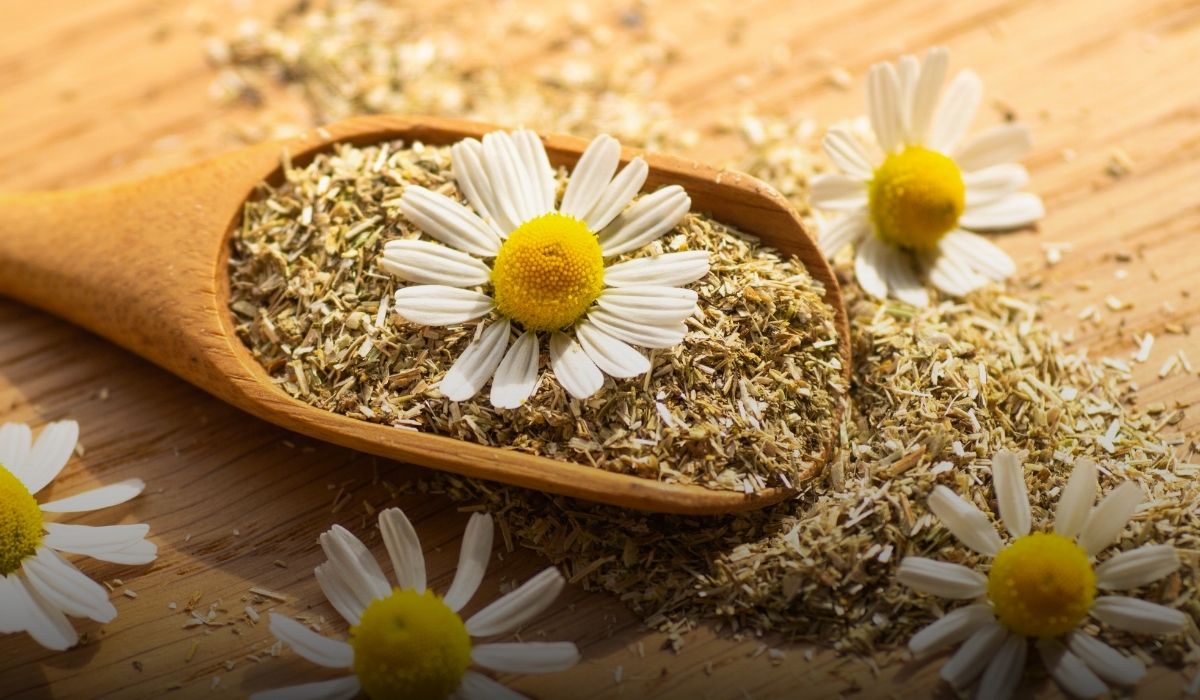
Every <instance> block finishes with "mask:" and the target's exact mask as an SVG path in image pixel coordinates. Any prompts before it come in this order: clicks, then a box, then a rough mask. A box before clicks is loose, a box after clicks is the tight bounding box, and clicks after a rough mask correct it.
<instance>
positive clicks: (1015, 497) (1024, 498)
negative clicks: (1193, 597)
mask: <svg viewBox="0 0 1200 700" xmlns="http://www.w3.org/2000/svg"><path fill="white" fill-rule="evenodd" d="M1022 472H1023V469H1022V466H1021V463H1020V460H1019V458H1018V457H1017V455H1016V454H1014V453H1012V452H999V453H997V454H996V456H995V458H994V459H993V460H992V481H993V484H994V487H995V490H996V501H997V504H998V506H999V511H1000V519H1001V521H1002V523H1003V525H1004V528H1005V529H1006V530H1007V531H1008V534H1009V535H1011V537H1012V539H1011V540H1010V541H1009V542H1008V543H1007V544H1006V543H1005V542H1004V541H1003V540H1002V539H1001V536H1000V535H999V534H997V532H996V530H995V528H993V527H992V524H991V522H990V520H989V519H988V517H987V516H986V515H984V513H983V512H982V511H980V510H979V509H978V508H976V507H975V506H974V505H972V504H971V503H970V502H968V501H966V500H964V499H963V498H961V497H960V496H958V495H956V494H955V493H954V492H953V491H951V490H950V489H948V488H946V487H944V486H938V487H937V489H935V490H934V492H933V494H932V495H931V496H930V497H929V508H930V510H932V511H933V513H934V514H935V515H937V517H938V518H939V519H940V520H941V521H942V523H943V524H944V525H945V526H946V527H947V528H948V529H949V530H950V532H952V533H953V534H954V536H955V537H957V538H958V539H959V541H961V542H962V543H963V544H964V545H966V546H967V547H969V548H971V549H973V550H975V551H976V552H978V553H980V554H982V555H984V556H987V557H992V563H991V567H990V569H989V571H988V572H987V573H986V574H983V573H979V572H977V571H974V570H972V569H969V568H967V567H965V566H961V565H959V564H951V563H948V562H941V561H935V560H932V559H925V558H922V557H906V558H905V559H904V561H902V562H900V569H899V573H898V574H897V577H898V579H899V580H900V582H901V583H903V584H905V585H907V586H909V587H911V588H913V589H915V590H917V591H920V592H922V593H930V594H933V595H938V596H942V597H945V598H952V599H956V600H973V601H975V602H973V603H971V604H970V605H967V606H964V607H961V608H957V609H955V610H953V611H951V612H949V613H947V614H946V615H945V616H944V617H942V618H941V619H940V620H938V621H937V622H934V623H933V624H931V625H929V626H928V627H926V628H925V629H923V630H921V631H920V632H918V633H917V634H916V635H914V636H913V638H912V640H911V641H910V642H909V645H908V646H909V649H911V650H912V652H913V653H914V654H917V655H923V654H927V653H930V652H933V651H937V650H939V649H943V648H946V647H948V646H951V645H954V644H958V643H959V642H962V645H961V646H960V647H959V649H958V651H957V652H956V653H955V654H954V656H953V657H952V658H951V659H950V661H948V662H947V663H946V664H945V665H944V666H942V671H941V676H942V678H943V679H945V680H946V681H947V682H949V683H950V684H951V685H953V686H954V687H956V688H960V689H961V688H966V687H968V686H970V685H971V684H972V683H975V682H976V681H977V680H978V691H977V697H980V698H1008V697H1011V696H1012V695H1013V693H1014V691H1015V690H1016V688H1017V686H1018V685H1019V684H1020V681H1021V676H1022V672H1023V670H1024V667H1025V656H1026V653H1027V650H1028V644H1029V640H1031V639H1033V640H1036V646H1037V650H1038V652H1039V654H1040V655H1041V658H1042V663H1043V664H1044V665H1045V666H1046V669H1047V670H1048V671H1049V672H1050V675H1051V676H1052V677H1053V678H1054V680H1055V681H1057V682H1058V683H1059V684H1060V685H1061V686H1062V687H1063V688H1064V689H1066V690H1067V691H1068V692H1070V693H1071V694H1072V695H1075V696H1077V697H1081V698H1093V697H1096V696H1098V695H1102V694H1104V693H1105V692H1106V691H1107V690H1108V685H1107V684H1109V683H1111V684H1114V685H1119V686H1131V685H1133V684H1135V683H1137V682H1138V681H1139V680H1140V679H1141V678H1142V676H1143V675H1145V672H1146V669H1145V667H1144V666H1143V665H1142V663H1141V662H1140V661H1139V660H1138V659H1136V658H1133V657H1129V656H1125V655H1124V654H1121V653H1120V652H1118V651H1117V650H1115V649H1113V648H1112V647H1110V646H1108V645H1107V644H1105V643H1104V642H1102V641H1100V640H1099V639H1096V638H1095V637H1093V636H1091V635H1090V634H1088V632H1087V631H1086V630H1085V629H1084V628H1083V623H1084V621H1085V620H1086V619H1087V618H1088V617H1089V616H1091V617H1093V618H1095V619H1096V620H1099V621H1100V622H1102V623H1104V624H1106V625H1109V626H1112V627H1115V628H1117V629H1121V630H1125V631H1128V632H1132V633H1134V634H1145V635H1151V634H1175V633H1177V632H1180V631H1182V630H1183V628H1184V626H1185V625H1186V624H1187V616H1186V615H1184V614H1183V613H1182V612H1180V611H1178V610H1174V609H1172V608H1168V607H1164V606H1162V605H1158V604H1155V603H1150V602H1147V601H1144V600H1141V599H1139V598H1131V597H1128V596H1121V595H1112V594H1110V593H1108V592H1109V591H1114V590H1122V589H1130V588H1138V587H1140V586H1144V585H1146V584H1148V583H1152V582H1154V581H1157V580H1159V579H1161V578H1163V577H1164V576H1167V575H1168V574H1170V573H1171V572H1173V571H1175V570H1176V569H1178V568H1179V555H1178V554H1177V553H1176V551H1175V549H1174V547H1171V546H1170V545H1166V544H1148V545H1143V546H1141V547H1138V548H1136V549H1132V550H1129V551H1125V552H1121V553H1119V554H1116V555H1113V556H1111V557H1109V558H1107V559H1106V560H1105V561H1103V562H1102V563H1100V564H1099V565H1096V564H1095V563H1094V562H1095V559H1096V557H1097V555H1099V554H1100V553H1101V552H1103V551H1104V550H1105V549H1106V548H1107V547H1108V546H1109V545H1111V544H1113V543H1114V541H1116V540H1117V539H1118V538H1119V536H1120V534H1121V531H1122V530H1124V528H1125V525H1126V524H1127V523H1128V522H1129V520H1130V518H1132V517H1133V513H1134V510H1135V509H1136V508H1137V506H1138V504H1139V503H1140V502H1141V499H1142V492H1141V489H1140V488H1138V486H1137V485H1136V484H1134V483H1133V482H1129V481H1126V482H1124V483H1122V484H1121V485H1119V486H1118V487H1117V488H1115V489H1113V490H1112V492H1110V493H1109V494H1108V495H1107V496H1105V497H1104V498H1103V499H1102V500H1101V501H1100V502H1099V503H1096V504H1095V505H1094V507H1093V504H1094V503H1095V500H1096V492H1097V490H1098V477H1097V468H1096V465H1095V464H1093V463H1092V462H1090V461H1087V460H1084V459H1081V460H1079V461H1077V462H1076V463H1075V469H1074V471H1073V472H1072V473H1071V477H1070V479H1069V480H1068V481H1067V485H1066V486H1065V487H1064V488H1063V491H1062V493H1061V495H1060V498H1059V502H1058V509H1057V511H1056V513H1055V518H1054V528H1053V531H1050V532H1031V530H1032V515H1031V510H1030V506H1029V497H1028V493H1027V491H1026V489H1025V478H1024V475H1023V473H1022Z"/></svg>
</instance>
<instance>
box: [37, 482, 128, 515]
mask: <svg viewBox="0 0 1200 700" xmlns="http://www.w3.org/2000/svg"><path fill="white" fill-rule="evenodd" d="M145 488H146V484H145V482H143V481H142V480H141V479H126V480H125V481H119V482H117V483H115V484H109V485H108V486H101V487H100V488H98V489H92V490H91V491H84V492H83V493H80V494H76V495H74V496H70V497H68V498H63V499H60V500H57V501H51V502H50V503H43V504H42V506H41V508H42V510H44V511H46V512H47V513H83V512H86V511H91V510H100V509H101V508H110V507H112V506H115V505H120V504H122V503H125V502H126V501H129V500H132V499H134V498H136V497H137V496H138V494H140V493H141V492H142V491H143V490H145Z"/></svg>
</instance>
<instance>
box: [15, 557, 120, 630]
mask: <svg viewBox="0 0 1200 700" xmlns="http://www.w3.org/2000/svg"><path fill="white" fill-rule="evenodd" d="M21 568H22V570H23V571H24V572H25V577H26V578H27V579H28V580H29V583H30V585H31V586H33V587H34V588H36V589H37V591H38V592H39V593H41V594H42V595H43V596H45V598H46V600H47V601H49V602H50V604H51V605H53V606H54V607H56V608H58V609H59V610H62V611H63V612H65V613H66V614H68V615H72V616H74V617H86V618H90V619H92V620H95V621H96V622H100V623H105V622H112V620H113V619H114V618H116V616H117V609H116V608H114V607H113V604H112V603H111V602H109V600H108V592H107V591H106V590H105V588H104V587H103V586H101V585H100V584H98V583H96V582H95V581H93V580H91V579H90V578H88V577H87V576H84V575H83V573H82V572H81V571H80V570H79V569H76V568H75V567H74V566H72V565H71V564H70V563H68V562H67V561H66V560H64V559H63V558H62V557H60V556H58V555H57V554H55V553H54V552H53V551H51V550H49V549H47V548H45V547H42V548H39V549H38V552H37V554H36V555H35V556H32V557H29V558H28V559H26V560H25V561H24V562H22V566H21Z"/></svg>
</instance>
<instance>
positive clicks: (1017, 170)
mask: <svg viewBox="0 0 1200 700" xmlns="http://www.w3.org/2000/svg"><path fill="white" fill-rule="evenodd" d="M948 60H949V59H948V54H947V52H946V50H945V49H943V48H935V49H931V50H930V51H929V53H928V55H927V56H926V57H925V61H924V63H920V62H918V61H917V59H916V58H914V57H913V56H904V57H902V58H901V59H900V61H899V62H898V63H897V64H895V65H893V64H891V63H877V64H875V65H873V66H871V71H870V73H869V74H868V76H867V114H868V115H869V117H870V122H871V129H872V131H873V132H874V143H863V142H862V141H860V140H859V139H858V138H856V137H855V136H854V134H852V133H851V132H850V131H849V130H847V129H845V128H841V127H834V128H832V129H830V130H829V132H828V133H827V134H826V136H825V140H824V143H823V145H824V147H825V152H826V153H828V154H829V157H830V158H831V159H832V160H833V162H834V163H835V164H836V165H837V166H838V168H840V169H841V171H842V172H841V173H837V174H824V175H820V176H818V177H817V178H815V179H814V180H813V183H812V190H811V197H812V203H813V204H814V205H815V206H817V207H820V208H822V209H828V210H833V211H841V212H845V216H843V217H842V218H841V219H839V220H838V221H837V222H836V223H834V224H833V225H831V226H828V227H826V228H825V229H824V230H823V231H822V232H821V236H820V246H821V250H822V251H823V252H824V253H825V255H827V256H829V257H833V256H834V255H836V254H837V253H838V252H839V251H841V250H842V249H843V248H845V247H846V246H848V245H851V244H857V250H856V254H855V264H854V269H855V276H856V277H857V278H858V283H859V285H861V286H862V288H863V290H865V291H866V292H867V293H868V294H870V295H872V296H875V297H879V298H884V297H887V296H889V294H890V295H891V296H893V297H895V298H897V299H900V300H902V301H905V302H908V303H910V304H913V305H915V306H925V305H926V304H928V303H929V294H928V292H927V291H926V289H925V286H924V284H923V283H922V281H921V279H920V276H919V275H918V271H920V272H921V273H923V274H924V275H925V276H926V277H927V278H928V280H929V282H931V283H932V284H933V285H934V286H935V287H937V288H938V289H940V290H941V291H943V292H945V293H947V294H951V295H954V296H962V295H964V294H967V293H968V292H970V291H972V290H974V289H977V288H978V287H980V286H982V285H984V284H986V283H987V282H988V281H989V280H1003V279H1005V278H1007V277H1009V276H1011V275H1012V274H1013V272H1014V271H1015V266H1014V265H1013V261H1012V259H1011V258H1009V257H1008V255H1007V254H1006V253H1005V252H1004V251H1002V250H1000V249H999V248H998V247H996V246H995V245H994V244H992V243H991V242H989V241H987V240H986V239H984V238H982V237H980V236H978V235H975V234H974V233H971V231H995V230H1005V229H1015V228H1020V227H1023V226H1028V225H1029V224H1032V223H1033V222H1035V221H1037V220H1038V219H1040V218H1041V217H1042V216H1043V214H1044V210H1043V208H1042V201H1041V199H1039V198H1038V197H1037V195H1034V194H1029V193H1027V192H1020V191H1019V190H1020V189H1021V188H1022V187H1024V186H1025V185H1026V184H1027V183H1028V182H1029V174H1028V173H1027V172H1026V171H1025V168H1023V167H1022V166H1021V165H1019V164H1017V163H1015V162H1013V161H1015V160H1016V159H1018V158H1020V157H1021V156H1022V155H1023V154H1024V153H1025V152H1026V151H1027V150H1029V146H1030V138H1029V129H1028V128H1026V127H1025V126H1024V125H1022V124H1018V123H1015V122H1014V123H1005V124H1001V125H999V126H995V127H992V128H990V129H988V130H986V131H984V132H983V133H981V134H979V135H978V136H976V137H974V138H972V139H969V140H968V141H966V142H965V143H960V141H961V140H962V136H963V134H964V133H965V132H966V130H967V127H968V126H969V125H970V123H971V120H972V118H974V116H975V111H976V109H977V108H978V107H979V101H980V98H981V96H982V94H983V86H982V83H981V82H980V80H979V77H978V76H977V75H975V73H973V72H971V71H969V70H965V71H963V72H961V73H959V74H958V75H957V76H955V78H954V80H953V81H952V82H951V83H950V87H949V89H948V90H947V91H946V95H945V96H944V97H942V99H941V100H940V101H939V100H938V97H939V94H940V93H941V90H942V83H943V81H944V80H945V77H946V66H947V62H948Z"/></svg>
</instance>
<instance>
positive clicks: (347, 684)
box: [250, 676, 362, 700]
mask: <svg viewBox="0 0 1200 700" xmlns="http://www.w3.org/2000/svg"><path fill="white" fill-rule="evenodd" d="M360 690H362V686H361V685H359V682H358V676H346V677H345V678H335V679H333V680H331V681H319V682H317V683H305V684H303V685H293V686H288V687H286V688H277V689H275V690H266V691H263V692H261V693H255V694H253V695H251V696H250V700H351V698H353V697H355V696H357V695H358V691H360Z"/></svg>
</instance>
